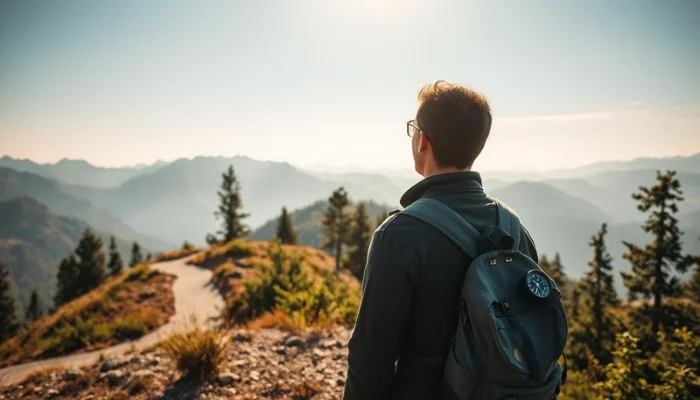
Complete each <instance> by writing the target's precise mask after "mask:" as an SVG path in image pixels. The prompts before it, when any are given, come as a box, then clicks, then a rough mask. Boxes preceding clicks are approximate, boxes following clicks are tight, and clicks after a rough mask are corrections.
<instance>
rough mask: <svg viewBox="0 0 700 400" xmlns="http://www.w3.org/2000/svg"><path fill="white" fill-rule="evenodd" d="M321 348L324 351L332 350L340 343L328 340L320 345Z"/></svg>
mask: <svg viewBox="0 0 700 400" xmlns="http://www.w3.org/2000/svg"><path fill="white" fill-rule="evenodd" d="M320 346H321V347H322V348H324V349H330V348H333V347H336V346H338V341H337V340H333V339H326V340H324V341H322V342H321V343H320Z"/></svg>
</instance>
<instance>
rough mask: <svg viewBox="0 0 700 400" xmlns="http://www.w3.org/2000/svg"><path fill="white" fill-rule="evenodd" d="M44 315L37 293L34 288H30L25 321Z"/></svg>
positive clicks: (34, 319)
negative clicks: (30, 293) (30, 292)
mask: <svg viewBox="0 0 700 400" xmlns="http://www.w3.org/2000/svg"><path fill="white" fill-rule="evenodd" d="M43 315H44V306H43V305H42V304H41V300H40V299H39V294H38V293H37V292H36V290H32V295H31V297H30V298H29V306H28V307H27V312H26V314H25V317H24V321H25V323H28V322H31V321H36V320H37V319H39V318H41V317H42V316H43Z"/></svg>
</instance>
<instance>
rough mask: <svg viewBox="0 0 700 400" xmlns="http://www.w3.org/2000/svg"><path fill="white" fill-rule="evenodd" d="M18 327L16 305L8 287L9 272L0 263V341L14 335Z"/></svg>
mask: <svg viewBox="0 0 700 400" xmlns="http://www.w3.org/2000/svg"><path fill="white" fill-rule="evenodd" d="M18 329H19V324H18V322H17V305H16V304H15V298H14V297H13V296H12V288H11V287H10V272H9V271H8V270H7V269H6V268H5V266H4V265H3V264H0V342H2V341H3V340H5V339H7V338H9V337H11V336H14V334H15V333H17V330H18Z"/></svg>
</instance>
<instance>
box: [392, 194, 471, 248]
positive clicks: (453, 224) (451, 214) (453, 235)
mask: <svg viewBox="0 0 700 400" xmlns="http://www.w3.org/2000/svg"><path fill="white" fill-rule="evenodd" d="M401 214H406V215H410V216H412V217H414V218H417V219H419V220H421V221H423V222H425V223H427V224H429V225H431V226H433V227H435V228H436V229H437V230H439V231H440V232H442V233H443V234H444V235H445V236H447V237H448V238H450V239H451V240H452V241H453V242H454V243H455V244H456V245H457V246H459V248H460V249H462V251H464V252H465V253H467V255H468V256H469V257H471V258H472V259H474V258H476V257H478V255H479V252H478V251H477V248H476V240H477V239H478V238H479V236H480V235H481V234H480V233H479V231H477V230H476V228H474V226H472V225H471V224H470V223H469V222H467V220H465V219H464V218H462V216H461V215H459V214H458V213H457V212H456V211H454V210H453V209H451V208H450V207H449V206H447V205H446V204H445V203H443V202H441V201H439V200H435V199H430V198H426V197H422V198H420V199H418V200H416V201H415V202H413V203H412V204H411V205H410V206H408V207H406V208H405V209H403V210H402V211H401Z"/></svg>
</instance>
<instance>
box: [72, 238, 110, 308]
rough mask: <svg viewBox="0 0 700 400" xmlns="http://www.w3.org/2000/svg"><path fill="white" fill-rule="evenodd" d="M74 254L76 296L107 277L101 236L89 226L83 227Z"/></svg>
mask: <svg viewBox="0 0 700 400" xmlns="http://www.w3.org/2000/svg"><path fill="white" fill-rule="evenodd" d="M75 256H76V257H77V259H78V276H77V277H76V283H77V284H76V287H75V297H78V296H81V295H83V294H85V293H87V292H89V291H90V290H92V289H94V288H96V287H98V286H100V285H101V284H102V283H103V282H104V281H105V278H106V277H107V270H106V268H105V266H106V263H105V261H106V260H105V259H106V257H105V253H104V250H103V245H102V238H100V237H99V236H98V235H96V234H95V233H94V232H93V231H92V230H91V229H90V228H87V229H85V231H84V232H83V236H82V238H80V242H78V247H77V248H76V249H75Z"/></svg>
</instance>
